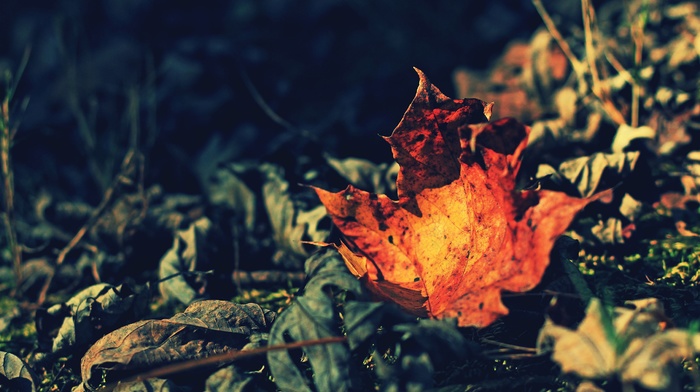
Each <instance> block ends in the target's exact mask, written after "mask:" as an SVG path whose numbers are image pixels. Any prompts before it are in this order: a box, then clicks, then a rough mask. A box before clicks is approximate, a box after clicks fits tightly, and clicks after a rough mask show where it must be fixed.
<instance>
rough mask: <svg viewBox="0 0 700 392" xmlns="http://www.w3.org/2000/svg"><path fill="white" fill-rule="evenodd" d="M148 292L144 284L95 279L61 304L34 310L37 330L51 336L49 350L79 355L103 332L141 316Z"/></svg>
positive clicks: (144, 310)
mask: <svg viewBox="0 0 700 392" xmlns="http://www.w3.org/2000/svg"><path fill="white" fill-rule="evenodd" d="M149 296H150V294H149V292H148V289H147V288H144V287H132V285H129V284H122V285H119V286H112V285H110V284H106V283H98V284H95V285H92V286H90V287H87V288H85V289H83V290H82V291H80V292H79V293H78V294H76V295H75V296H73V297H72V298H71V299H69V300H68V301H66V302H65V303H63V304H57V305H54V306H52V307H50V308H49V309H47V310H46V311H41V312H39V311H38V312H37V333H38V334H39V336H40V337H41V338H42V339H45V340H51V342H52V343H51V345H52V348H51V352H52V353H53V354H56V355H68V354H73V355H80V354H82V353H83V352H84V351H85V350H86V349H87V348H88V347H89V346H90V345H91V344H92V343H94V342H95V341H96V340H97V339H99V338H100V337H102V336H103V335H104V334H106V333H108V332H110V331H113V330H114V329H115V328H118V327H120V326H122V325H125V324H127V323H130V322H132V321H134V320H138V319H139V318H140V317H142V316H143V315H144V314H145V313H146V309H147V307H148V299H149ZM54 328H55V330H54Z"/></svg>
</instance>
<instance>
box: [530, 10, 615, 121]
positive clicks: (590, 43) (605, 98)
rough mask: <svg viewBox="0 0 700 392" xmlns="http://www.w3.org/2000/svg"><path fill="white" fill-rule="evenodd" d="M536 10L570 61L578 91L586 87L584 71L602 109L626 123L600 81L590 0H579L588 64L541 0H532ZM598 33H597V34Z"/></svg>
mask: <svg viewBox="0 0 700 392" xmlns="http://www.w3.org/2000/svg"><path fill="white" fill-rule="evenodd" d="M532 3H533V4H534V6H535V8H536V9H537V12H538V13H539V14H540V17H541V18H542V21H543V22H544V24H545V26H546V27H547V30H548V31H549V33H550V34H551V35H552V38H554V40H555V41H556V42H557V44H559V47H561V49H562V51H563V52H564V54H565V55H566V57H567V58H568V59H569V61H570V62H571V66H572V67H573V69H574V72H575V73H576V77H577V80H578V84H579V91H580V92H584V93H585V91H586V90H587V89H588V83H587V81H586V73H589V74H590V75H591V84H592V86H591V88H590V91H591V93H593V95H594V96H595V97H596V98H597V99H598V101H600V104H601V105H602V108H603V111H604V112H605V113H606V114H607V115H608V117H610V119H611V120H612V121H613V122H614V123H615V124H617V125H618V126H619V125H622V124H626V123H627V122H626V121H625V117H624V115H623V114H622V113H621V112H620V110H619V109H618V108H617V107H616V106H615V104H614V103H613V102H612V100H611V99H610V94H609V91H608V88H607V86H606V85H605V83H603V82H602V81H601V78H600V74H599V70H598V65H597V63H596V60H597V55H596V53H595V45H594V37H593V36H594V30H596V31H595V33H598V31H597V28H596V27H597V25H596V24H595V10H594V9H593V5H592V4H591V2H590V0H581V10H582V12H583V27H584V35H585V48H586V59H587V60H588V64H586V63H585V62H583V61H581V60H579V58H578V57H576V55H575V54H574V53H573V51H572V50H571V47H570V46H569V43H568V42H566V40H565V39H564V37H563V36H562V34H561V32H560V31H559V29H558V28H557V26H556V24H555V23H554V20H553V19H552V17H551V16H550V15H549V12H547V10H546V9H545V8H544V5H542V1H541V0H532ZM598 35H599V34H598Z"/></svg>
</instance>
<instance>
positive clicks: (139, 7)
mask: <svg viewBox="0 0 700 392" xmlns="http://www.w3.org/2000/svg"><path fill="white" fill-rule="evenodd" d="M545 4H546V5H547V6H548V7H550V12H551V13H552V14H556V15H557V17H558V18H560V19H559V21H562V19H561V18H566V16H567V15H570V17H571V18H576V17H577V16H576V15H577V14H580V5H579V3H578V2H572V1H566V2H551V4H549V3H545ZM540 25H541V19H540V17H539V15H538V14H537V12H536V11H535V9H534V7H533V5H532V4H531V2H530V1H528V0H519V1H505V0H497V1H488V2H485V1H444V0H443V1H420V0H405V1H400V2H397V1H384V0H383V1H373V0H354V1H340V0H306V1H280V0H234V1H230V0H229V1H221V0H216V1H208V2H206V3H203V2H191V1H165V0H122V1H53V2H45V1H17V0H6V1H2V2H0V72H1V73H2V75H4V77H6V78H7V77H8V75H10V74H11V75H12V79H13V80H14V82H16V83H17V91H16V92H15V94H14V97H13V100H12V102H11V103H10V106H11V122H12V124H13V125H14V126H15V127H16V128H17V134H16V136H15V142H14V143H15V144H14V149H13V159H14V162H15V170H16V180H15V181H16V187H17V194H18V195H27V194H35V193H36V192H37V190H39V189H45V190H48V191H49V192H51V193H52V194H53V195H54V197H61V194H63V196H69V197H71V198H73V197H76V196H77V197H78V198H80V199H83V200H85V201H87V202H89V203H93V204H94V203H96V202H98V201H99V200H100V198H101V197H102V192H103V190H104V189H106V188H107V186H108V184H109V182H110V181H112V178H113V176H114V175H115V173H116V172H118V169H119V165H120V163H121V161H122V159H123V158H124V154H125V153H126V152H127V151H128V149H129V148H130V147H132V146H136V147H138V149H139V150H140V151H142V152H143V153H144V154H145V156H146V159H147V161H146V162H147V164H146V178H147V179H149V182H150V183H153V182H157V183H160V184H161V185H162V186H163V187H164V188H165V190H166V191H176V192H185V193H196V192H197V189H196V187H197V181H196V179H195V173H193V167H194V166H196V165H206V164H209V165H214V164H216V163H217V162H221V161H230V160H237V161H240V160H245V159H255V160H262V161H264V160H265V159H266V157H268V156H276V157H279V156H282V155H284V154H287V155H288V159H290V160H291V159H298V158H299V156H301V155H304V151H305V150H308V149H321V150H322V151H320V152H319V153H328V154H332V155H334V156H338V157H346V156H354V157H360V158H367V159H370V160H374V161H377V160H382V157H383V158H384V160H385V161H389V160H391V155H390V152H389V150H388V148H387V146H386V143H385V142H384V141H383V140H381V138H379V137H377V135H389V134H390V133H391V131H392V130H393V128H394V127H395V126H396V124H398V122H399V120H400V119H401V116H402V114H403V112H404V111H405V109H406V107H407V106H408V104H409V103H410V101H411V99H412V97H413V94H414V92H415V88H416V85H417V77H416V75H415V72H414V71H413V69H412V67H418V68H420V69H422V70H423V71H424V72H425V73H426V74H427V75H428V77H429V78H430V79H431V81H432V82H433V83H434V84H435V85H436V86H438V87H440V88H441V89H442V90H443V92H444V93H445V94H447V95H450V96H455V97H456V96H457V92H456V91H455V88H454V84H453V72H454V71H455V70H456V69H459V68H460V67H467V68H469V69H473V70H477V72H478V70H480V69H486V68H487V67H489V66H490V65H491V64H492V63H493V61H494V60H495V59H496V58H497V57H498V56H499V55H500V54H501V53H502V51H503V49H504V47H506V45H507V44H508V43H509V42H511V41H513V40H518V39H521V40H525V41H527V40H529V38H530V37H531V35H532V33H533V31H534V30H535V29H536V28H537V27H538V26H540ZM23 61H25V62H26V67H25V68H24V71H23V73H22V74H21V75H18V72H20V71H21V68H22V64H23ZM18 76H19V78H18ZM265 106H267V108H265ZM276 115H279V117H280V118H279V119H277V118H276V117H275V116H276ZM278 159H279V158H278ZM206 162H208V163H206ZM282 163H284V162H282ZM18 199H21V197H18ZM21 204H22V201H21V200H19V201H18V206H17V207H18V208H20V209H21V208H22V206H21ZM25 207H26V206H25Z"/></svg>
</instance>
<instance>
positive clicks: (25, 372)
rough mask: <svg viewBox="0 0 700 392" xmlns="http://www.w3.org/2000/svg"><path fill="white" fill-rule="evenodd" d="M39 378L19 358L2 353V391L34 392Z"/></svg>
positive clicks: (0, 361) (0, 388) (0, 381)
mask: <svg viewBox="0 0 700 392" xmlns="http://www.w3.org/2000/svg"><path fill="white" fill-rule="evenodd" d="M38 380H39V379H38V377H37V376H36V374H35V373H34V371H33V370H32V369H31V368H30V367H29V366H27V364H26V363H24V361H22V360H21V359H20V358H19V357H18V356H16V355H15V354H12V353H8V352H5V351H0V390H3V391H17V392H34V391H36V387H37V385H39V381H38Z"/></svg>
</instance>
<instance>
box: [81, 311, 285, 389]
mask: <svg viewBox="0 0 700 392" xmlns="http://www.w3.org/2000/svg"><path fill="white" fill-rule="evenodd" d="M274 318H275V313H274V312H271V311H269V310H264V309H262V308H261V307H260V306H259V305H257V304H245V305H238V304H234V303H231V302H227V301H215V300H208V301H199V302H195V303H193V304H192V305H190V306H188V307H187V309H185V311H184V312H182V313H179V314H177V315H175V316H173V317H171V318H170V319H166V320H142V321H138V322H135V323H133V324H129V325H127V326H125V327H122V328H120V329H118V330H116V331H114V332H112V333H110V334H108V335H106V336H104V337H103V338H102V339H100V340H98V341H97V343H95V344H94V345H93V346H92V347H91V348H90V349H89V350H88V352H87V353H86V354H85V356H84V357H83V359H82V361H81V366H80V370H81V375H82V378H83V384H84V385H85V387H86V389H87V390H93V389H94V388H96V387H97V386H99V385H101V384H102V383H104V382H105V381H106V382H112V381H114V380H116V379H120V378H123V377H125V376H127V375H131V374H134V373H138V372H143V371H146V370H149V369H152V368H156V367H161V366H164V365H167V364H172V363H174V362H180V361H188V360H196V359H200V358H205V357H209V356H211V355H215V354H222V353H226V352H230V351H232V350H240V349H241V348H242V347H243V346H244V345H246V344H247V343H248V342H249V337H250V335H251V334H254V333H262V332H268V331H269V328H270V325H271V324H272V322H273V320H274Z"/></svg>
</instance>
